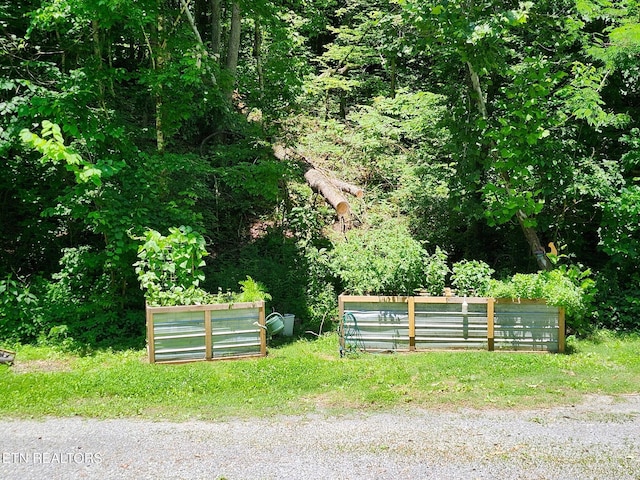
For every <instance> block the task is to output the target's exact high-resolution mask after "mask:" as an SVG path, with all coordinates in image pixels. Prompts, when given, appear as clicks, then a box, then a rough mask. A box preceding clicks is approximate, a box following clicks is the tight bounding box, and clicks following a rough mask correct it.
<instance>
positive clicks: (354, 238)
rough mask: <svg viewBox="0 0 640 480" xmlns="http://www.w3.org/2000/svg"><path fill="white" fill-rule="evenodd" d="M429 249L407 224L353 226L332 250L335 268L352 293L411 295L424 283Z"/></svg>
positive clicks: (343, 284)
mask: <svg viewBox="0 0 640 480" xmlns="http://www.w3.org/2000/svg"><path fill="white" fill-rule="evenodd" d="M425 260H426V252H425V250H424V249H423V248H422V245H421V244H420V243H419V242H418V241H416V240H414V239H413V238H412V237H411V235H410V234H409V232H408V230H407V228H406V227H405V226H403V225H399V224H394V223H391V222H389V223H386V224H384V225H382V226H381V227H379V228H375V229H369V230H351V231H349V232H348V233H347V238H346V241H342V242H340V243H338V244H337V245H336V247H335V249H334V250H333V251H332V252H331V268H332V270H333V272H334V273H335V275H337V276H338V277H339V279H340V280H341V282H342V286H343V288H344V290H345V291H346V292H348V293H351V294H356V295H362V294H404V295H410V294H413V292H414V291H415V290H416V289H419V288H421V287H422V286H423V284H424V279H425Z"/></svg>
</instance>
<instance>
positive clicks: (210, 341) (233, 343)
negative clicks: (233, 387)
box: [147, 301, 267, 363]
mask: <svg viewBox="0 0 640 480" xmlns="http://www.w3.org/2000/svg"><path fill="white" fill-rule="evenodd" d="M147 350H148V354H149V361H150V362H151V363H178V362H193V361H200V360H221V359H227V358H242V357H260V356H265V355H266V353H267V339H266V329H265V314H264V302H262V301H260V302H253V303H235V304H228V303H222V304H212V305H188V306H176V307H150V306H147Z"/></svg>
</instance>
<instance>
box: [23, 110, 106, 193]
mask: <svg viewBox="0 0 640 480" xmlns="http://www.w3.org/2000/svg"><path fill="white" fill-rule="evenodd" d="M20 138H21V139H22V141H23V142H24V144H25V145H27V146H28V147H30V148H33V149H35V150H37V151H38V152H40V153H41V154H42V159H43V161H50V162H53V163H59V162H64V163H65V164H66V168H67V169H68V170H70V171H72V172H73V173H74V175H75V177H76V181H77V182H79V183H84V182H88V181H91V182H93V183H94V184H96V185H98V186H99V185H100V184H101V183H102V180H101V178H100V177H101V176H102V171H101V170H100V169H98V168H96V166H95V165H93V164H91V163H89V162H86V161H84V160H83V159H82V157H81V156H80V155H78V154H77V153H74V152H71V151H69V149H68V148H67V147H66V146H65V144H64V139H63V138H62V130H61V129H60V126H59V125H56V124H55V123H51V122H50V121H48V120H45V121H43V122H42V137H40V136H38V135H36V134H35V133H31V132H30V131H29V130H26V129H25V130H22V132H20Z"/></svg>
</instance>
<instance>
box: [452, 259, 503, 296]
mask: <svg viewBox="0 0 640 480" xmlns="http://www.w3.org/2000/svg"><path fill="white" fill-rule="evenodd" d="M493 273H494V270H493V269H492V268H491V267H489V265H487V264H486V263H485V262H483V261H480V260H462V261H460V262H456V263H454V264H453V266H452V267H451V285H452V286H453V288H454V289H455V291H456V294H457V295H458V296H463V295H474V296H478V297H484V296H486V295H487V293H488V291H489V285H490V283H491V275H493Z"/></svg>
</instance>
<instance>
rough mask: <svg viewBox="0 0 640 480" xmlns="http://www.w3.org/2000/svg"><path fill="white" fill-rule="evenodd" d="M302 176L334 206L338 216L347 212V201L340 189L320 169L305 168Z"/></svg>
mask: <svg viewBox="0 0 640 480" xmlns="http://www.w3.org/2000/svg"><path fill="white" fill-rule="evenodd" d="M304 178H305V179H306V180H307V183H308V184H309V186H310V187H311V188H312V189H313V190H314V191H316V192H318V193H319V194H320V195H322V196H323V197H324V198H325V200H326V201H327V202H328V203H329V205H331V206H332V207H333V208H335V210H336V213H337V214H338V216H341V217H342V216H345V215H346V214H347V213H349V209H350V207H349V202H347V199H346V198H344V196H343V195H342V193H341V192H340V190H338V188H337V187H336V186H335V185H334V184H333V183H332V182H331V181H330V180H329V179H328V178H327V177H326V176H324V175H323V174H322V173H320V171H318V170H316V169H315V168H311V169H309V170H307V171H306V172H305V174H304Z"/></svg>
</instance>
